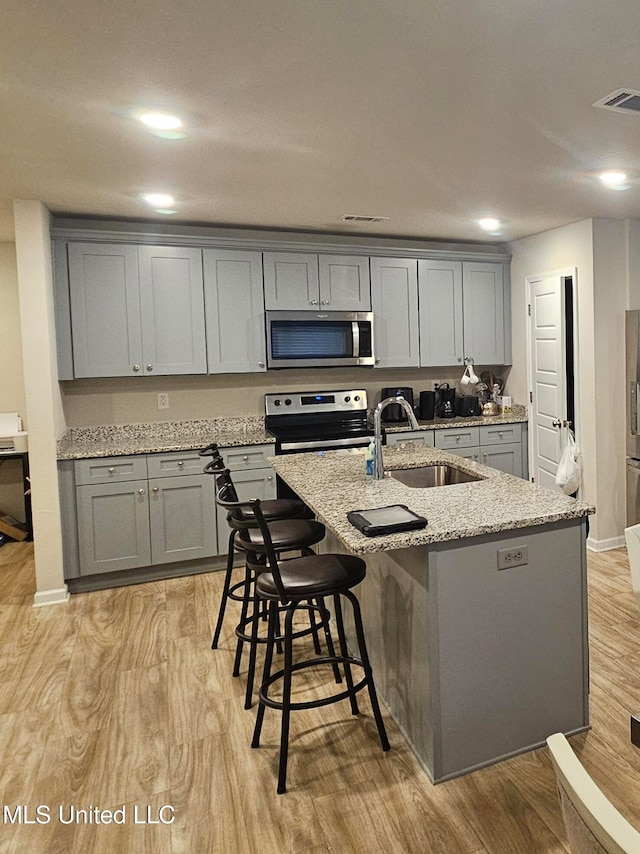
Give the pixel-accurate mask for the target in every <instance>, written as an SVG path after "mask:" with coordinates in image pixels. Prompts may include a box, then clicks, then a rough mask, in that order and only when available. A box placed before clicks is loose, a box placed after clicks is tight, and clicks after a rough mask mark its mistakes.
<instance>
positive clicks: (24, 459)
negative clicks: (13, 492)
mask: <svg viewBox="0 0 640 854" xmlns="http://www.w3.org/2000/svg"><path fill="white" fill-rule="evenodd" d="M3 460H20V462H21V463H22V484H23V487H24V519H25V527H26V529H27V540H31V539H33V517H32V515H31V492H30V490H31V484H30V483H29V452H28V451H11V452H1V453H0V463H1V462H2V461H3Z"/></svg>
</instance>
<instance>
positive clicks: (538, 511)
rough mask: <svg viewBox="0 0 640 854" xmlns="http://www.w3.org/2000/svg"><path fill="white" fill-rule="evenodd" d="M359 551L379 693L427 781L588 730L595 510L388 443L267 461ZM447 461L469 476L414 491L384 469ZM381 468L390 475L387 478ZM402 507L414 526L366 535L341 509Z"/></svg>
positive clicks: (337, 542)
mask: <svg viewBox="0 0 640 854" xmlns="http://www.w3.org/2000/svg"><path fill="white" fill-rule="evenodd" d="M271 463H272V465H273V466H274V468H275V470H276V471H277V473H278V474H279V475H280V477H282V478H283V479H284V480H285V481H286V482H287V483H288V484H289V486H291V488H292V489H293V490H295V491H296V492H297V493H298V494H299V495H300V496H301V498H303V499H304V501H305V502H306V503H307V504H308V505H309V506H310V507H311V508H312V509H313V510H314V511H315V513H316V514H317V516H318V517H319V518H320V519H321V520H322V521H323V522H324V523H325V524H326V526H327V531H328V537H327V548H328V549H329V550H332V551H338V550H339V551H348V552H352V553H354V554H358V555H361V556H362V557H363V558H364V559H365V560H366V563H367V578H366V579H365V581H364V582H363V584H362V585H361V586H360V587H359V588H358V591H357V592H358V596H359V599H360V602H361V605H362V610H363V617H364V620H365V626H366V632H367V643H368V646H369V654H370V657H371V660H372V664H373V668H374V674H375V679H376V684H377V687H378V690H379V693H380V695H381V697H382V699H383V701H384V703H385V705H386V706H387V708H388V710H389V712H390V713H391V715H392V716H393V717H394V719H395V720H396V722H397V724H398V726H399V727H400V729H401V731H402V732H403V733H404V735H405V737H406V738H407V740H408V742H409V744H410V745H411V747H412V749H413V751H414V752H415V754H416V756H417V757H418V759H419V760H420V762H421V764H422V765H423V767H424V768H425V770H426V771H427V773H428V774H429V776H430V777H431V779H432V780H433V781H434V782H441V781H443V780H447V779H450V778H452V777H456V776H459V775H461V774H464V773H467V772H469V771H472V770H474V769H476V768H480V767H482V766H484V765H489V764H491V763H494V762H497V761H500V760H501V759H505V758H508V757H509V756H513V755H515V754H517V753H521V752H523V751H526V750H530V749H533V748H535V747H538V746H540V745H542V744H543V743H544V740H545V738H546V737H547V736H548V735H549V734H551V733H552V732H557V731H562V732H564V733H567V734H570V733H574V732H579V731H581V730H583V729H586V728H588V726H589V706H588V692H589V674H588V636H587V585H586V545H585V543H586V526H587V517H588V515H589V514H590V513H593V512H594V508H593V507H590V506H589V505H588V504H585V503H584V502H579V501H575V500H574V499H571V498H568V497H566V496H564V495H561V494H556V493H554V492H551V491H549V490H546V489H543V488H541V487H538V486H536V485H534V484H531V483H529V482H527V481H524V480H522V479H520V478H516V477H513V476H511V475H506V474H503V473H501V472H499V471H496V470H495V469H491V468H488V467H486V466H483V465H480V464H479V463H474V462H472V461H469V460H466V459H463V458H461V457H459V456H457V455H454V454H451V453H449V452H446V451H441V450H437V449H431V448H426V447H419V448H416V447H410V448H404V449H395V448H387V449H385V451H384V463H385V470H386V472H387V476H386V477H385V478H384V479H383V480H379V481H374V480H371V479H369V478H367V477H366V476H365V473H364V457H363V454H362V452H361V451H360V452H346V453H344V452H329V453H326V454H323V455H316V454H298V455H291V456H281V457H275V458H272V459H271ZM434 464H445V465H449V466H453V467H454V468H456V469H458V470H460V471H462V472H465V473H466V474H468V475H471V476H473V477H476V478H479V479H478V480H475V481H473V482H469V483H459V484H455V485H448V486H442V487H426V488H420V487H418V488H416V487H412V486H407V485H405V484H404V483H402V482H400V481H399V480H397V479H396V478H395V477H394V476H393V474H392V471H393V470H402V469H420V468H422V467H424V466H429V465H434ZM390 472H391V474H390ZM390 504H405V505H407V506H408V507H409V508H410V509H411V510H413V511H414V512H415V513H417V514H419V515H422V516H425V517H426V518H427V519H428V525H427V527H426V528H424V529H422V530H418V531H411V532H405V533H396V534H390V535H385V536H378V537H366V536H364V535H363V534H361V533H360V532H359V531H357V530H356V529H355V528H354V527H353V526H352V525H351V524H350V523H349V522H348V520H347V518H346V514H347V512H348V511H350V510H366V509H371V508H375V507H384V506H387V505H390Z"/></svg>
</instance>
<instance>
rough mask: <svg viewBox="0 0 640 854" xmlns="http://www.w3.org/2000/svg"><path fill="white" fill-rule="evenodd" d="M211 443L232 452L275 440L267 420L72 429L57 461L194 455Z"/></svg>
mask: <svg viewBox="0 0 640 854" xmlns="http://www.w3.org/2000/svg"><path fill="white" fill-rule="evenodd" d="M210 442H217V443H218V444H219V445H220V446H221V447H226V448H231V447H234V446H237V445H266V444H272V443H273V442H275V439H274V438H273V436H270V435H269V434H268V433H266V432H265V429H264V418H261V417H246V418H211V419H200V420H198V421H157V422H151V423H148V424H115V425H111V426H104V427H72V428H70V429H69V430H67V432H66V433H65V434H64V436H62V438H61V439H59V440H58V459H59V460H81V459H88V458H91V457H120V456H128V455H130V454H154V453H164V452H167V451H194V450H199V449H200V448H204V447H205V445H208V444H209V443H210Z"/></svg>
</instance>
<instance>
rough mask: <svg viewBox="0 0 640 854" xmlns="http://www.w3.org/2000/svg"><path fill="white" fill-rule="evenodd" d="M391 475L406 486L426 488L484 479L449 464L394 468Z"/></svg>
mask: <svg viewBox="0 0 640 854" xmlns="http://www.w3.org/2000/svg"><path fill="white" fill-rule="evenodd" d="M389 476H390V477H392V478H393V479H394V480H399V481H400V483H404V485H405V486H410V487H412V488H414V489H424V488H425V487H428V486H452V485H453V484H456V483H473V482H474V481H476V480H484V478H482V477H478V476H477V475H475V474H468V473H467V472H466V471H460V469H456V468H453V466H448V465H442V464H441V465H433V466H421V467H420V468H415V469H393V470H391V471H390V472H389Z"/></svg>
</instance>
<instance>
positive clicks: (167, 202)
mask: <svg viewBox="0 0 640 854" xmlns="http://www.w3.org/2000/svg"><path fill="white" fill-rule="evenodd" d="M142 198H143V199H144V200H145V202H146V203H147V204H148V205H150V206H151V207H152V208H156V209H158V208H164V209H166V208H170V207H171V206H172V205H173V204H174V202H175V199H174V198H173V196H170V195H169V194H168V193H145V194H144V195H143V196H142Z"/></svg>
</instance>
